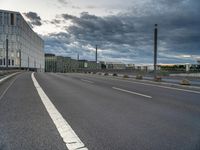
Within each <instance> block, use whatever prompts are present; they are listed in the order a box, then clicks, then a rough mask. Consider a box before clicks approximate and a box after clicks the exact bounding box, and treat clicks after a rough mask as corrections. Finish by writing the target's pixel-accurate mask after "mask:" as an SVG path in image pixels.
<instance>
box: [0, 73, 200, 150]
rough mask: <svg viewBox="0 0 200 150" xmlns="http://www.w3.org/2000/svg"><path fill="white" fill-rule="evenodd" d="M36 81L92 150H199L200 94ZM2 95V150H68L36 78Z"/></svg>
mask: <svg viewBox="0 0 200 150" xmlns="http://www.w3.org/2000/svg"><path fill="white" fill-rule="evenodd" d="M35 77H36V79H37V81H38V83H39V84H40V86H41V87H42V88H43V90H44V92H45V93H46V95H47V96H48V97H49V98H50V100H51V101H52V102H53V104H54V105H55V107H56V108H57V110H58V111H59V112H60V113H61V114H62V116H63V117H64V119H65V120H66V121H67V122H68V123H69V124H70V126H71V127H72V128H73V130H74V132H75V133H76V134H77V135H78V137H79V138H80V139H81V140H82V142H83V143H84V144H85V146H86V147H87V148H88V149H89V150H200V92H192V91H185V90H180V89H174V88H172V89H171V88H164V87H162V86H156V85H151V84H145V83H144V84H143V83H142V84H141V83H140V82H139V83H137V82H134V81H127V80H119V79H111V78H107V77H98V76H95V75H94V76H92V75H83V74H66V75H64V74H44V73H36V74H35ZM13 81H14V82H13ZM11 83H12V84H11ZM8 87H9V88H8ZM6 89H8V90H7V92H4V91H5V90H6ZM2 94H3V96H1V97H0V150H2V149H3V150H4V149H5V150H7V149H9V150H13V149H16V150H18V149H20V150H27V149H30V150H31V149H38V150H40V149H41V150H43V149H48V150H50V149H52V150H56V149H59V150H63V149H66V146H65V144H64V142H63V141H62V138H61V137H60V135H59V133H58V131H57V129H56V127H55V125H54V123H53V121H52V120H51V118H50V117H49V115H48V113H47V111H46V109H45V107H44V105H43V103H42V102H41V99H40V97H39V95H38V93H37V91H36V89H35V87H34V85H33V82H32V79H31V73H24V74H21V75H18V76H16V77H13V78H12V79H10V80H8V81H6V82H4V83H3V84H1V85H0V95H2Z"/></svg>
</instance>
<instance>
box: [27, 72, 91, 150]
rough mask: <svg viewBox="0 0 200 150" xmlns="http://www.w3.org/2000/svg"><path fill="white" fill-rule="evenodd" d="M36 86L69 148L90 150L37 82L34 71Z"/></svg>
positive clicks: (33, 78)
mask: <svg viewBox="0 0 200 150" xmlns="http://www.w3.org/2000/svg"><path fill="white" fill-rule="evenodd" d="M31 77H32V80H33V83H34V85H35V88H36V89H37V92H38V94H39V96H40V98H41V100H42V102H43V104H44V106H45V108H46V110H47V112H48V113H49V116H50V117H51V119H52V120H53V122H54V124H55V126H56V128H57V130H58V132H59V133H60V136H61V137H62V138H63V141H64V142H65V144H66V146H67V148H68V149H69V150H88V149H87V148H86V147H85V145H84V144H83V142H82V141H81V140H80V139H79V137H78V136H77V135H76V133H75V132H74V131H73V129H72V128H71V127H70V125H69V124H68V123H67V121H66V120H65V119H64V118H63V116H62V115H61V114H60V113H59V111H58V110H57V109H56V107H55V106H54V105H53V103H52V102H51V100H50V99H49V97H48V96H47V95H46V94H45V92H44V91H43V89H42V88H41V86H40V85H39V83H38V82H37V80H36V78H35V76H34V73H32V75H31Z"/></svg>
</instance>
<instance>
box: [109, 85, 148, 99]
mask: <svg viewBox="0 0 200 150" xmlns="http://www.w3.org/2000/svg"><path fill="white" fill-rule="evenodd" d="M112 88H113V89H115V90H118V91H122V92H126V93H131V94H134V95H139V96H142V97H146V98H152V97H151V96H148V95H144V94H141V93H136V92H133V91H128V90H124V89H121V88H117V87H112Z"/></svg>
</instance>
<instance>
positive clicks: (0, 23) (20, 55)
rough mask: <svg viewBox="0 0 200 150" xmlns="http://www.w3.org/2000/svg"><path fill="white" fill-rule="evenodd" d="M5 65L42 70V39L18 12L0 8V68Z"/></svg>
mask: <svg viewBox="0 0 200 150" xmlns="http://www.w3.org/2000/svg"><path fill="white" fill-rule="evenodd" d="M7 47H8V49H7ZM7 54H8V55H7ZM7 58H8V59H7ZM7 66H8V68H22V69H32V70H38V71H39V70H40V71H43V70H44V41H43V40H42V39H41V38H40V37H39V36H38V35H37V34H36V33H35V32H34V31H33V30H32V29H31V27H30V26H29V25H28V23H27V22H26V21H25V20H24V18H23V17H22V15H21V14H20V13H19V12H13V11H5V10H0V68H5V67H7Z"/></svg>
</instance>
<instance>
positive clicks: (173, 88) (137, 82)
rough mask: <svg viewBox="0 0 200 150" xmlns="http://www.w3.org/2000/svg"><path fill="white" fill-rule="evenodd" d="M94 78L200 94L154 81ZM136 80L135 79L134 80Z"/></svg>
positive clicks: (199, 92)
mask: <svg viewBox="0 0 200 150" xmlns="http://www.w3.org/2000/svg"><path fill="white" fill-rule="evenodd" d="M94 78H97V79H98V78H100V79H106V80H115V81H122V82H128V83H135V84H141V85H147V86H153V87H159V88H164V89H170V90H177V91H183V92H189V93H195V94H200V91H195V90H187V89H181V88H176V87H169V86H164V85H156V84H154V83H153V81H148V82H152V84H151V83H142V82H139V81H131V80H129V81H128V80H121V79H114V78H105V77H94ZM132 80H135V79H132Z"/></svg>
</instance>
